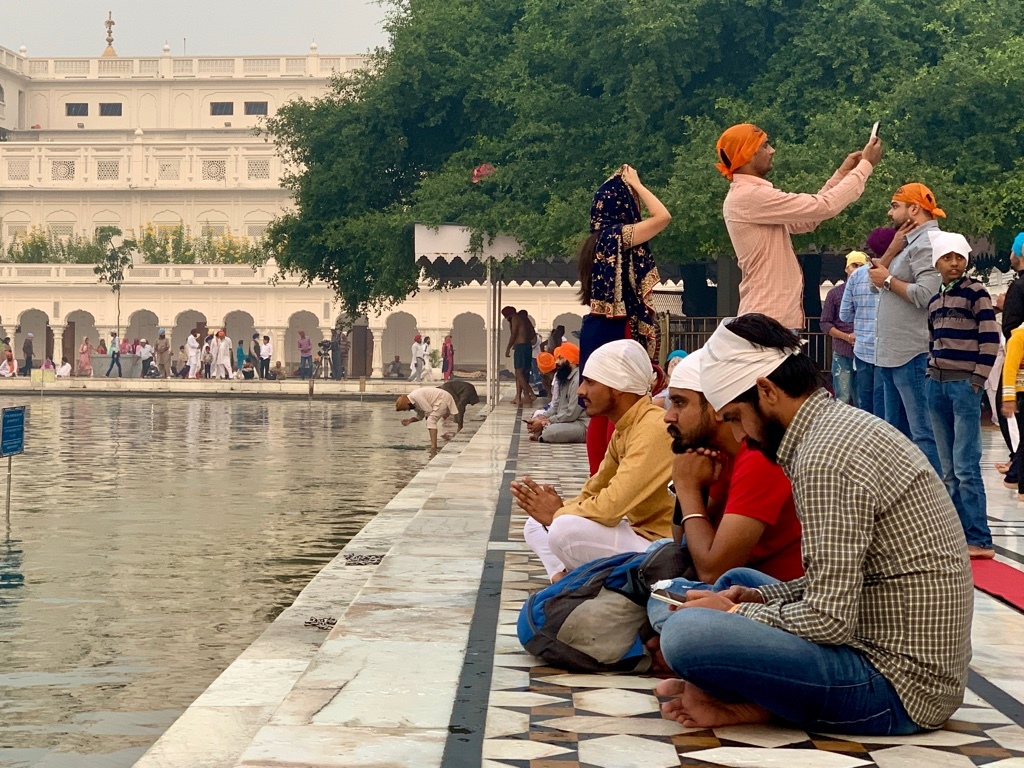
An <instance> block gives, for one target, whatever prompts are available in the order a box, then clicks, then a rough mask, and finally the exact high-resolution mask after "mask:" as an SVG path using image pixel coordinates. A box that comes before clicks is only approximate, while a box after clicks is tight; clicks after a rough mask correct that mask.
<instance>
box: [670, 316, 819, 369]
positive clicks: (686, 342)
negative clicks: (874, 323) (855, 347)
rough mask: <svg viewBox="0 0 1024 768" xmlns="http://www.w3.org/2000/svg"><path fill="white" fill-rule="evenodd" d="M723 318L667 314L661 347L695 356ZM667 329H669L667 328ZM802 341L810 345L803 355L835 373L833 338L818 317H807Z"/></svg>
mask: <svg viewBox="0 0 1024 768" xmlns="http://www.w3.org/2000/svg"><path fill="white" fill-rule="evenodd" d="M723 319H724V318H721V317H680V316H678V315H668V314H664V315H662V316H661V318H660V320H661V329H662V338H663V340H664V342H665V343H663V344H662V348H663V350H664V354H666V355H667V354H668V353H669V352H671V351H672V350H673V349H684V350H686V351H687V352H692V351H693V350H695V349H699V348H700V347H703V346H704V344H705V343H706V342H707V340H708V338H710V336H711V334H712V333H714V332H715V328H717V327H718V324H719V323H721V322H722V320H723ZM666 326H667V327H666ZM800 338H801V339H803V340H805V341H806V342H807V343H806V344H805V345H804V352H805V353H806V354H807V355H809V356H810V357H811V359H812V360H814V361H815V362H816V363H817V364H818V367H819V368H821V370H822V371H825V372H826V373H828V372H829V371H831V370H832V338H831V337H830V336H827V335H826V334H824V333H822V332H821V325H820V324H819V322H818V318H817V317H808V318H807V319H806V320H805V321H804V330H803V333H802V334H800Z"/></svg>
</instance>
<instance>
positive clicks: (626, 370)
mask: <svg viewBox="0 0 1024 768" xmlns="http://www.w3.org/2000/svg"><path fill="white" fill-rule="evenodd" d="M583 375H584V377H586V378H588V379H593V380H594V381H596V382H598V383H600V384H604V385H605V386H606V387H611V388H612V389H617V390H618V391H619V392H631V393H633V394H635V395H646V394H647V393H648V392H650V391H651V386H652V385H653V384H654V368H653V367H652V366H651V358H649V357H648V356H647V350H645V349H644V348H643V347H642V346H640V345H639V344H638V343H637V342H635V341H633V340H632V339H619V340H618V341H610V342H608V343H607V344H604V345H602V346H600V347H598V348H597V349H596V350H594V351H593V352H592V353H591V355H590V357H588V358H587V364H586V366H585V367H584V369H583Z"/></svg>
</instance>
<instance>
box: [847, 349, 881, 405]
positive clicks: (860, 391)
mask: <svg viewBox="0 0 1024 768" xmlns="http://www.w3.org/2000/svg"><path fill="white" fill-rule="evenodd" d="M853 378H854V381H855V383H856V385H857V407H858V408H860V409H861V410H863V411H867V412H868V413H873V414H874V415H875V416H877V417H878V418H880V419H884V418H885V385H884V384H883V383H882V369H881V368H878V367H877V366H875V365H874V364H873V363H865V362H864V361H863V360H861V359H860V358H859V357H857V356H856V355H854V358H853Z"/></svg>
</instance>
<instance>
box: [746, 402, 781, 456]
mask: <svg viewBox="0 0 1024 768" xmlns="http://www.w3.org/2000/svg"><path fill="white" fill-rule="evenodd" d="M754 410H756V411H757V415H758V417H759V418H760V419H761V431H762V434H763V439H761V440H754V439H752V438H750V437H747V445H748V446H750V447H751V448H753V449H754V450H756V451H760V452H761V453H763V454H764V456H765V458H767V459H768V461H770V462H771V463H772V464H778V463H779V446H780V445H782V438H784V437H785V436H786V428H785V427H784V426H782V422H781V421H779V420H778V419H775V418H768V417H767V416H765V415H764V413H763V412H762V411H761V406H760V404H759V403H755V404H754Z"/></svg>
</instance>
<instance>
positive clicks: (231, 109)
mask: <svg viewBox="0 0 1024 768" xmlns="http://www.w3.org/2000/svg"><path fill="white" fill-rule="evenodd" d="M210 114H211V115H233V114H235V103H234V102H233V101H211V102H210Z"/></svg>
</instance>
